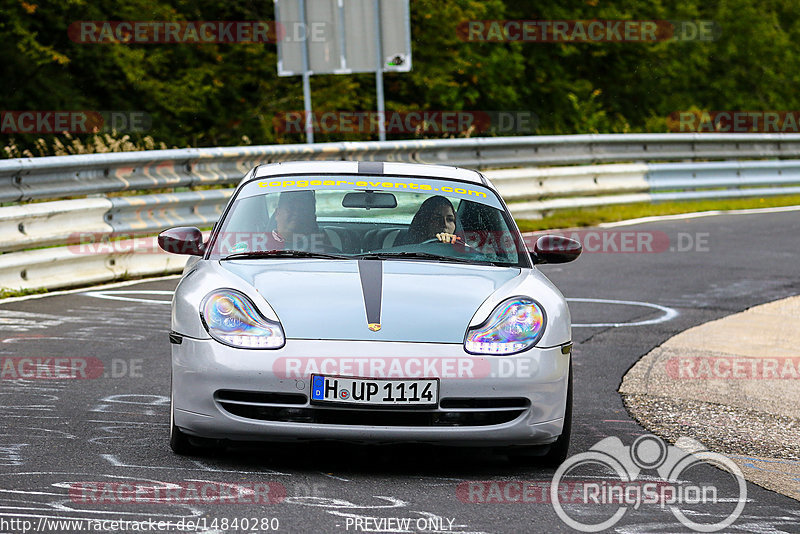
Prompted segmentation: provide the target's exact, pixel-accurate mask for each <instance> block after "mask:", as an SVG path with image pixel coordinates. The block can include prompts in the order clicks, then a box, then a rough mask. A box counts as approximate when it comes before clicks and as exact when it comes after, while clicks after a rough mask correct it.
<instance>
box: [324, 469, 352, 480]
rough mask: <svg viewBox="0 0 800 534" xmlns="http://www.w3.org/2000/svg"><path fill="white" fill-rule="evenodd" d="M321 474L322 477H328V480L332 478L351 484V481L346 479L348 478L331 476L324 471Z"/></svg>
mask: <svg viewBox="0 0 800 534" xmlns="http://www.w3.org/2000/svg"><path fill="white" fill-rule="evenodd" d="M319 474H320V475H322V476H326V477H328V478H332V479H334V480H341V481H342V482H350V481H349V480H348V479H346V478H342V477H337V476H335V475H331V474H330V473H323V472H322V471H320V472H319Z"/></svg>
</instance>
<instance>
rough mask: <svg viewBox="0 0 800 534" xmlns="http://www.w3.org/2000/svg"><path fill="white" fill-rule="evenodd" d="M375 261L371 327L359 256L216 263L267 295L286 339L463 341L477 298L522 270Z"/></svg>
mask: <svg viewBox="0 0 800 534" xmlns="http://www.w3.org/2000/svg"><path fill="white" fill-rule="evenodd" d="M372 261H373V262H376V261H377V260H372ZM380 263H381V265H380V269H377V271H378V275H377V276H378V277H380V281H381V286H382V287H381V292H380V297H374V298H378V299H379V301H380V324H381V328H380V330H378V331H375V332H373V331H371V330H370V329H369V328H368V327H367V324H368V323H367V311H366V305H365V298H369V297H365V295H364V293H363V288H362V277H361V275H360V273H359V264H358V262H357V261H354V260H353V261H320V260H313V259H311V260H294V259H281V260H266V261H264V260H233V261H223V262H220V264H219V265H220V266H221V267H222V268H223V269H225V270H226V271H228V272H230V273H231V274H233V275H235V276H237V277H239V278H241V279H242V280H243V281H244V282H246V283H247V284H249V285H251V286H252V287H254V288H255V289H256V290H257V291H258V292H259V293H260V294H261V295H262V296H263V297H264V298H265V299H266V301H267V302H268V303H269V304H270V305H271V306H272V308H273V310H274V311H275V313H276V314H277V315H278V317H279V318H280V321H281V324H282V325H283V329H284V332H285V333H286V337H287V338H295V339H338V340H370V341H407V342H428V343H462V342H463V340H464V334H465V333H466V330H467V327H468V325H469V323H470V319H472V316H473V315H474V314H475V311H476V310H477V309H478V307H479V306H480V305H481V303H482V302H483V301H485V300H486V299H487V298H488V297H489V296H490V295H491V294H492V293H494V292H495V290H497V288H499V287H500V286H502V285H503V284H505V283H507V282H509V281H510V280H511V279H513V278H515V277H517V276H520V272H521V270H520V269H518V268H510V267H509V268H502V267H495V266H480V265H463V264H448V263H437V262H417V261H408V260H399V261H395V260H388V261H381V262H380ZM362 267H363V266H362ZM381 271H382V272H381ZM371 272H373V273H374V272H375V269H374V265H373V269H372V271H371ZM373 295H374V294H373ZM373 304H374V303H373Z"/></svg>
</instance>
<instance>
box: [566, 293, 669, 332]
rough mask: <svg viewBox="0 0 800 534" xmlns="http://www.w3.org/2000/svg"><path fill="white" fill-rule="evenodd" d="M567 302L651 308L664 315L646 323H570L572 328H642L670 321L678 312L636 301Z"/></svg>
mask: <svg viewBox="0 0 800 534" xmlns="http://www.w3.org/2000/svg"><path fill="white" fill-rule="evenodd" d="M567 301H568V302H592V303H598V304H620V305H623V306H642V307H645V308H652V309H654V310H659V311H662V312H664V315H662V316H660V317H656V318H655V319H647V320H646V321H633V322H630V323H572V327H573V328H598V327H606V328H608V327H610V328H619V327H621V326H644V325H648V324H658V323H664V322H666V321H670V320H672V319H674V318H675V317H677V316H678V311H677V310H674V309H672V308H668V307H667V306H661V305H660V304H653V303H652V302H639V301H638V300H611V299H582V298H568V299H567Z"/></svg>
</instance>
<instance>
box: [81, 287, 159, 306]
mask: <svg viewBox="0 0 800 534" xmlns="http://www.w3.org/2000/svg"><path fill="white" fill-rule="evenodd" d="M172 293H173V292H172V291H169V290H165V289H123V290H119V289H117V290H114V291H88V292H86V293H83V295H85V296H87V297H94V298H96V299H107V300H124V301H127V302H147V303H148V304H168V305H170V304H172V301H171V300H155V299H142V298H132V297H123V296H121V295H170V296H172Z"/></svg>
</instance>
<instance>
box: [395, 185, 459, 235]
mask: <svg viewBox="0 0 800 534" xmlns="http://www.w3.org/2000/svg"><path fill="white" fill-rule="evenodd" d="M455 231H456V210H455V208H453V204H452V203H451V202H450V200H448V199H447V198H446V197H443V196H441V195H436V196H433V197H430V198H429V199H427V200H425V202H423V203H422V205H421V206H420V207H419V209H418V210H417V213H416V214H415V215H414V218H413V219H412V220H411V225H410V226H409V227H408V232H407V233H406V236H405V239H403V244H407V245H410V244H414V243H423V242H425V241H430V240H432V239H438V240H439V241H441V242H442V243H456V242H460V241H461V238H460V237H458V236H456V235H455Z"/></svg>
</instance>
